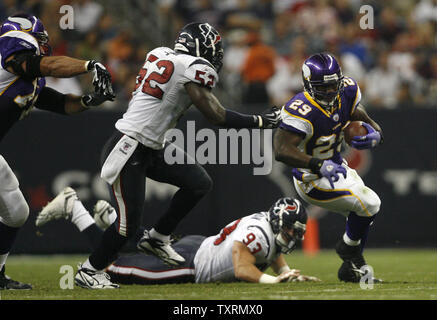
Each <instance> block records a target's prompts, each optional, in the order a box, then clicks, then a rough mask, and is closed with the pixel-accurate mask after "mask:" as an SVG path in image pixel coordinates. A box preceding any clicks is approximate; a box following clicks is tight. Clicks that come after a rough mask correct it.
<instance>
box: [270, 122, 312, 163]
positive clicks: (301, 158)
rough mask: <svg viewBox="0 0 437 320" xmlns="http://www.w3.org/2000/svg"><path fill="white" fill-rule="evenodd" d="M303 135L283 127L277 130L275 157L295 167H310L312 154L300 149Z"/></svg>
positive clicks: (274, 144) (274, 145)
mask: <svg viewBox="0 0 437 320" xmlns="http://www.w3.org/2000/svg"><path fill="white" fill-rule="evenodd" d="M301 141H302V137H301V136H299V135H298V134H294V133H292V132H288V131H285V130H283V129H281V128H279V129H278V130H276V133H275V136H274V139H273V148H274V151H275V159H276V160H277V161H280V162H283V163H285V164H286V165H289V166H291V167H293V168H308V167H309V162H310V160H311V156H309V155H307V154H305V153H303V152H302V151H300V150H299V149H298V147H297V146H298V145H299V143H300V142H301Z"/></svg>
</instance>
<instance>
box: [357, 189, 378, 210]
mask: <svg viewBox="0 0 437 320" xmlns="http://www.w3.org/2000/svg"><path fill="white" fill-rule="evenodd" d="M365 189H366V192H365V194H366V197H365V198H364V197H362V198H361V201H362V206H364V208H365V209H364V208H363V210H360V211H357V214H358V215H360V216H367V217H368V216H369V215H370V216H374V215H375V214H377V213H378V212H379V209H380V207H381V199H379V197H378V195H377V194H376V193H375V192H374V191H373V190H372V189H370V188H367V187H365Z"/></svg>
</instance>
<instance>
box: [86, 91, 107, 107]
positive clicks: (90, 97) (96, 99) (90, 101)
mask: <svg viewBox="0 0 437 320" xmlns="http://www.w3.org/2000/svg"><path fill="white" fill-rule="evenodd" d="M108 100H109V101H113V100H114V99H112V98H111V97H109V96H106V95H102V94H97V93H95V92H93V93H90V94H85V95H83V96H82V98H81V102H82V105H83V106H84V107H85V108H90V107H95V106H98V105H100V104H102V103H103V102H105V101H108Z"/></svg>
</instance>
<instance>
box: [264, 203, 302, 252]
mask: <svg viewBox="0 0 437 320" xmlns="http://www.w3.org/2000/svg"><path fill="white" fill-rule="evenodd" d="M269 216H270V224H271V226H272V230H273V232H274V233H275V242H276V244H277V246H278V247H279V248H280V249H281V253H284V254H288V253H290V252H292V251H293V250H294V249H295V248H296V245H297V243H298V242H299V241H302V240H303V239H304V234H305V231H306V220H307V215H306V213H305V211H304V208H303V207H302V205H301V203H300V201H298V200H292V199H290V198H282V199H279V200H278V201H277V202H276V203H275V204H274V205H273V206H272V208H270V210H269Z"/></svg>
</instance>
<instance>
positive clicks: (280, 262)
mask: <svg viewBox="0 0 437 320" xmlns="http://www.w3.org/2000/svg"><path fill="white" fill-rule="evenodd" d="M287 266H288V264H287V262H286V261H285V258H284V256H283V255H282V254H281V255H280V256H279V257H278V258H277V259H276V260H275V261H273V263H272V265H271V267H272V269H273V271H274V272H275V273H276V274H278V275H279V274H281V272H282V270H283V268H284V267H287ZM281 269H282V270H281Z"/></svg>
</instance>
